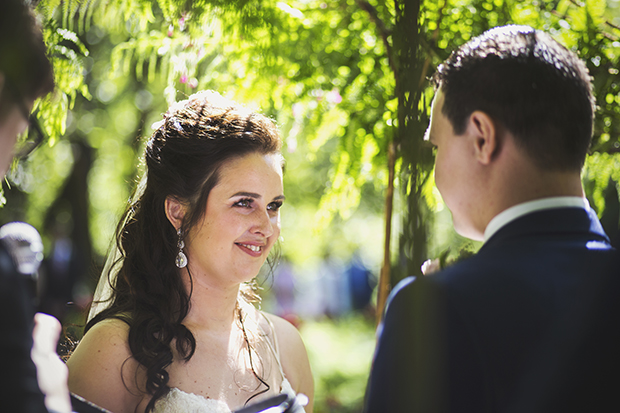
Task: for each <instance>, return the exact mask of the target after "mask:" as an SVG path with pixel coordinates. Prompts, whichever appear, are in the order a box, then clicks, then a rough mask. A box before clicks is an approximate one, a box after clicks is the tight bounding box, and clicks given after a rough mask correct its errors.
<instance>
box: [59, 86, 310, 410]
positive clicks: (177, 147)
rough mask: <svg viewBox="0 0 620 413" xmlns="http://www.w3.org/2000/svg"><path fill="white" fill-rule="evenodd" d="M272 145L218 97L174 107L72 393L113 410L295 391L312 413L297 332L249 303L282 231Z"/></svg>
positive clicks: (75, 360) (259, 127)
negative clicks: (305, 397) (258, 276)
mask: <svg viewBox="0 0 620 413" xmlns="http://www.w3.org/2000/svg"><path fill="white" fill-rule="evenodd" d="M280 146H281V141H280V138H279V136H278V133H277V130H276V128H275V125H274V124H273V122H271V121H270V120H269V119H267V118H266V117H264V116H262V115H259V114H257V113H254V112H251V111H248V110H246V109H244V108H242V107H240V106H239V105H237V104H236V103H234V102H231V101H229V100H226V99H224V98H222V97H221V96H220V95H219V94H217V93H215V92H201V93H198V94H196V95H193V96H191V97H190V98H189V99H188V100H186V101H183V102H179V103H178V104H175V105H174V106H173V107H171V108H170V110H169V111H168V113H167V114H166V115H165V116H164V120H163V121H162V122H161V124H160V125H159V126H158V128H157V130H156V131H155V132H154V134H153V136H152V137H151V138H150V139H149V141H148V144H147V147H146V151H145V161H146V166H147V170H146V174H145V176H144V177H143V178H142V181H141V182H140V184H139V185H138V188H137V189H136V194H135V196H134V199H133V201H132V202H131V203H130V205H129V206H128V209H127V212H126V213H125V214H124V216H123V217H122V219H121V221H120V223H119V225H118V228H117V235H116V248H114V249H113V252H112V253H110V258H109V259H108V262H109V265H106V269H105V270H104V272H103V274H102V278H101V280H100V287H101V288H100V287H98V294H99V295H100V297H99V298H102V299H100V300H99V301H96V302H95V303H94V305H93V307H92V308H91V314H90V317H91V319H90V320H89V322H88V324H87V325H86V329H85V335H84V338H83V339H82V341H81V342H80V343H79V345H78V346H77V348H76V350H75V351H74V353H73V354H72V356H71V358H70V359H69V361H68V363H67V364H68V366H69V387H70V389H71V390H72V391H73V392H74V393H77V394H78V395H80V396H82V397H84V398H86V399H87V400H90V401H92V402H94V403H96V404H99V405H101V406H102V407H105V408H107V409H109V410H111V411H114V412H116V413H123V412H136V411H139V412H178V411H200V412H230V411H231V410H232V409H237V408H240V407H243V406H244V405H245V404H247V403H248V402H250V401H251V402H254V401H259V400H261V399H265V398H267V397H269V396H274V395H277V394H280V393H287V394H289V395H294V394H295V393H303V394H305V395H307V396H308V398H309V399H310V402H309V403H308V405H307V406H306V411H312V396H313V391H314V389H313V382H312V375H311V372H310V366H309V363H308V358H307V354H306V350H305V348H304V345H303V343H302V341H301V339H300V336H299V334H298V332H297V331H296V330H295V328H294V327H293V326H292V325H290V324H289V323H288V322H286V321H284V320H282V319H280V318H278V317H275V316H273V315H270V314H266V313H263V312H261V311H258V310H257V309H255V307H254V306H253V305H252V304H251V302H252V301H253V300H255V299H256V298H257V296H256V291H255V290H254V288H253V286H254V284H253V282H252V281H253V279H254V277H255V276H256V275H257V274H258V272H259V270H260V268H261V266H262V265H263V264H264V262H265V260H266V259H267V256H268V255H269V253H270V251H271V249H272V247H273V245H274V243H275V242H276V240H277V239H278V237H279V235H280V213H279V209H280V207H281V206H282V203H283V201H284V193H283V188H282V163H283V158H282V156H281V154H280ZM106 287H108V288H106ZM110 287H111V288H110ZM105 290H107V291H108V293H102V292H101V291H105Z"/></svg>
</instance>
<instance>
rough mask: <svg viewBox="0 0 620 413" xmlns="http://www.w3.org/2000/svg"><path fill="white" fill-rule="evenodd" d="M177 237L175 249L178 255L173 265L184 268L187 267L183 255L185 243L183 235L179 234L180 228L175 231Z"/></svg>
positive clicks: (185, 258)
mask: <svg viewBox="0 0 620 413" xmlns="http://www.w3.org/2000/svg"><path fill="white" fill-rule="evenodd" d="M177 235H178V236H179V242H178V243H177V247H178V248H179V253H178V254H177V259H176V260H175V264H176V265H177V267H179V268H185V266H186V265H187V256H185V254H184V253H183V248H185V243H184V242H183V233H182V232H181V228H179V229H178V230H177Z"/></svg>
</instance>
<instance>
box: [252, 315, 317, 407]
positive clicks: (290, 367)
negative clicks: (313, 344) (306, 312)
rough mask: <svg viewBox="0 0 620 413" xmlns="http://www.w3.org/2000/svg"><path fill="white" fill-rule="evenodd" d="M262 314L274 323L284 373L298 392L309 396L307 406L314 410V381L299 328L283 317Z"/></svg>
mask: <svg viewBox="0 0 620 413" xmlns="http://www.w3.org/2000/svg"><path fill="white" fill-rule="evenodd" d="M262 314H263V315H264V316H265V317H266V318H267V319H268V320H269V321H270V322H271V324H272V325H273V330H274V334H275V336H276V337H275V338H276V340H277V346H278V350H279V355H280V363H281V365H282V369H283V370H284V375H285V376H286V378H287V379H288V381H289V382H290V383H291V386H292V387H293V389H294V390H295V391H296V392H298V393H303V394H305V395H306V396H308V398H309V399H310V402H309V405H308V406H307V407H306V408H307V409H308V408H309V411H312V400H313V397H314V381H313V378H312V371H311V369H310V361H309V360H308V353H307V351H306V347H305V345H304V343H303V340H302V338H301V334H300V333H299V330H297V328H296V327H295V326H294V325H293V324H291V323H290V322H288V321H287V320H285V319H283V318H282V317H278V316H276V315H274V314H269V313H265V312H263V313H262Z"/></svg>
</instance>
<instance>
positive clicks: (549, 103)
mask: <svg viewBox="0 0 620 413" xmlns="http://www.w3.org/2000/svg"><path fill="white" fill-rule="evenodd" d="M434 82H435V85H436V86H437V87H438V88H441V90H442V92H443V93H444V96H445V101H444V104H443V110H442V112H443V113H444V115H445V116H446V117H447V118H448V120H449V121H450V123H451V124H452V127H453V128H454V132H455V133H456V134H457V135H460V134H462V133H463V132H464V130H465V126H466V122H467V119H468V117H469V115H470V114H471V113H472V112H474V111H476V110H480V111H482V112H485V113H487V114H488V115H489V116H490V117H491V118H493V119H494V120H495V121H496V122H499V123H500V124H501V125H502V126H503V127H505V128H506V129H507V130H508V131H510V132H511V133H512V135H513V136H514V138H515V141H516V142H517V144H518V145H519V146H520V147H521V148H522V149H524V150H525V152H526V153H527V154H528V155H529V156H530V157H531V159H532V160H533V161H534V162H535V163H536V164H537V165H538V166H539V167H540V168H542V169H545V170H557V171H578V170H580V169H581V167H582V166H583V162H584V159H585V156H586V153H587V151H588V148H589V146H590V140H591V137H592V124H593V119H594V109H595V104H594V97H593V95H592V85H591V78H590V75H589V74H588V70H587V68H586V66H585V64H584V62H583V61H582V60H581V59H579V57H578V56H577V55H576V54H575V53H573V52H571V51H569V50H567V49H566V48H564V47H563V46H562V45H560V44H559V43H558V42H556V41H555V40H553V38H551V36H549V35H548V34H546V33H544V32H541V31H538V30H534V29H532V28H530V27H527V26H504V27H497V28H494V29H491V30H489V31H487V32H485V33H484V34H482V35H481V36H478V37H476V38H474V39H472V40H470V41H469V42H468V43H466V44H465V45H463V46H461V47H460V48H459V49H457V50H455V51H454V52H453V53H452V54H451V55H450V57H449V58H448V59H447V60H446V61H445V62H444V63H443V64H441V65H440V66H439V67H438V69H437V72H436V74H435V76H434Z"/></svg>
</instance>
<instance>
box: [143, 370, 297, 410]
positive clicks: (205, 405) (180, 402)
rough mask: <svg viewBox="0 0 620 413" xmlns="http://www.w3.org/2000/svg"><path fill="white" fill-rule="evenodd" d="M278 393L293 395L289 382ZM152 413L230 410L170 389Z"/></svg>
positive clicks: (284, 382) (156, 404)
mask: <svg viewBox="0 0 620 413" xmlns="http://www.w3.org/2000/svg"><path fill="white" fill-rule="evenodd" d="M280 393H286V394H295V392H294V391H293V388H292V387H291V384H290V383H289V381H288V380H287V379H286V378H284V380H283V381H282V389H281V391H280ZM153 412H154V413H231V410H230V408H229V407H228V405H227V404H226V403H224V402H223V401H221V400H215V399H207V398H206V397H203V396H200V395H197V394H193V393H186V392H184V391H183V390H180V389H177V388H176V387H174V388H172V389H170V392H168V394H167V395H166V396H165V397H162V398H161V399H160V400H158V401H157V403H155V409H154V410H153Z"/></svg>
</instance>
